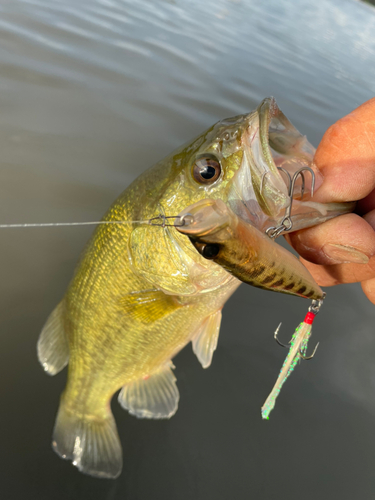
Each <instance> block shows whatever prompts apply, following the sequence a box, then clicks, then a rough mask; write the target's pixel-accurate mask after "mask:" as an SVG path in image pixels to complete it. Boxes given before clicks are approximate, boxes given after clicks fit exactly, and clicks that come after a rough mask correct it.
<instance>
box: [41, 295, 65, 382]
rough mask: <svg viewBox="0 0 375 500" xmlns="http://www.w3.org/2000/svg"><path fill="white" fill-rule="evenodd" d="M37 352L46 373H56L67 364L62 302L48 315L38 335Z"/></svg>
mask: <svg viewBox="0 0 375 500" xmlns="http://www.w3.org/2000/svg"><path fill="white" fill-rule="evenodd" d="M37 352H38V359H39V362H40V364H41V365H42V366H43V368H44V370H45V371H46V372H47V373H48V375H56V373H59V371H61V370H62V369H63V368H64V367H65V366H66V365H67V364H68V361H69V344H68V339H67V337H66V334H65V331H64V322H63V303H62V302H60V304H58V306H57V307H55V309H54V310H53V311H52V313H51V314H50V315H49V317H48V319H47V321H46V323H45V325H44V327H43V329H42V331H41V333H40V335H39V339H38V344H37Z"/></svg>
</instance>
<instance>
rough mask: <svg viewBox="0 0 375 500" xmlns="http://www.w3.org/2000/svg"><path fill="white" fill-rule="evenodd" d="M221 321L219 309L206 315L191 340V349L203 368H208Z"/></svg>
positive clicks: (215, 345)
mask: <svg viewBox="0 0 375 500" xmlns="http://www.w3.org/2000/svg"><path fill="white" fill-rule="evenodd" d="M220 323H221V309H219V311H216V312H215V313H213V314H211V315H210V316H208V317H207V318H206V319H205V320H204V321H203V323H202V325H201V326H200V328H199V330H198V332H197V333H196V335H195V337H194V338H193V340H192V344H193V351H194V353H195V355H196V356H197V358H198V360H199V362H200V363H201V365H202V366H203V368H208V367H209V366H210V364H211V362H212V356H213V354H214V351H215V349H216V347H217V341H218V338H219V331H220Z"/></svg>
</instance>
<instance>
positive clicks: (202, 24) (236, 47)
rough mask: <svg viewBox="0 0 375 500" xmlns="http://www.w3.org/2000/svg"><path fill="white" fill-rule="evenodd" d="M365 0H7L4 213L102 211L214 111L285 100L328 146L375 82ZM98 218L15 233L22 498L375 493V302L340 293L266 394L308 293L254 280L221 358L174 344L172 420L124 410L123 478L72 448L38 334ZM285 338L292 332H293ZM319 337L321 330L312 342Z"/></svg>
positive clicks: (12, 345)
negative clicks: (96, 473)
mask: <svg viewBox="0 0 375 500" xmlns="http://www.w3.org/2000/svg"><path fill="white" fill-rule="evenodd" d="M374 12H375V11H374V10H373V8H372V7H371V6H369V5H366V4H361V3H358V2H355V1H352V0H317V1H316V2H310V1H308V0H293V1H288V0H270V1H268V2H264V0H217V1H213V0H206V1H198V0H189V1H188V0H176V1H173V0H171V1H163V0H149V1H137V2H134V1H133V2H130V1H124V0H121V1H120V0H91V1H88V0H64V2H61V1H56V0H49V1H48V2H47V1H46V0H40V1H21V0H9V1H6V0H3V1H2V2H1V4H0V109H1V113H0V150H1V157H0V173H1V183H0V214H1V216H0V220H1V222H50V221H56V222H57V221H84V220H97V219H98V218H100V217H101V215H102V214H103V213H104V211H105V210H106V209H107V207H108V206H109V205H110V204H111V202H112V201H113V200H114V199H115V197H116V196H117V195H118V194H120V192H121V191H122V190H123V189H124V188H125V187H126V186H127V185H128V184H129V183H130V182H131V181H132V180H133V179H135V178H136V176H137V175H139V173H141V172H142V171H144V170H145V169H146V168H148V167H149V166H151V165H152V164H153V163H155V162H156V161H157V160H159V159H161V158H162V157H163V156H164V155H166V154H168V153H169V152H170V151H171V150H173V149H174V148H175V147H177V146H179V145H180V144H181V143H183V142H186V141H188V140H189V139H191V138H192V137H193V136H195V135H197V134H198V133H200V132H201V131H203V130H204V129H205V128H206V127H208V126H210V125H212V124H213V123H214V122H215V121H217V120H219V119H222V118H225V117H229V116H233V115H236V114H238V113H244V112H247V111H249V110H251V109H253V108H254V107H255V106H256V105H257V104H258V102H259V101H260V100H261V99H263V98H264V97H266V96H269V95H273V96H275V97H276V99H277V102H278V104H279V105H280V107H281V109H282V110H283V111H284V112H285V113H286V114H287V116H288V117H289V118H290V119H291V121H292V122H293V123H294V124H295V125H296V126H297V127H298V128H299V129H300V130H301V131H302V132H303V133H305V134H306V135H307V136H308V138H309V140H310V141H311V142H312V143H313V144H315V145H317V144H318V143H319V140H320V138H321V136H322V135H323V133H324V131H325V129H326V128H327V127H328V126H329V125H330V124H331V123H333V122H334V121H335V120H337V119H338V118H339V117H341V116H343V115H344V114H346V113H348V112H349V111H350V110H352V109H353V108H355V107H356V106H358V105H359V104H361V103H362V102H364V101H365V100H367V99H369V98H371V97H373V95H374V92H375V64H374V63H375V39H374V36H373V33H374V29H375V15H374ZM91 231H92V228H90V227H88V228H59V229H57V228H56V229H28V230H27V229H25V230H7V231H4V230H3V232H2V233H1V234H2V238H1V241H0V256H1V263H2V264H1V299H2V300H1V302H0V304H1V306H0V323H1V330H0V335H1V349H0V391H1V393H0V394H1V402H2V405H1V406H2V411H1V413H0V429H1V436H2V440H1V447H0V460H1V464H2V467H1V469H0V470H1V472H0V485H1V486H0V490H1V495H2V498H4V499H7V500H8V499H12V500H13V499H17V500H18V499H19V498H37V499H38V500H44V499H50V498H55V499H57V500H58V499H60V498H61V499H67V498H69V499H73V500H75V499H85V498H87V499H92V498H95V499H96V498H98V499H111V500H112V499H116V500H117V499H131V500H133V499H140V500H146V499H152V500H158V499H163V500H164V499H165V498H173V499H178V500H185V499H186V500H191V499H192V498H194V499H197V500H198V499H199V500H200V499H202V500H203V499H207V498H215V499H220V500H221V499H223V500H224V499H227V498H236V499H242V498H252V497H253V496H254V497H256V498H264V499H267V500H268V499H273V498H277V499H280V498H281V499H283V498H289V499H297V498H298V499H299V498H301V496H302V498H303V499H304V500H310V499H311V500H312V499H314V500H316V498H320V499H330V498H332V496H333V495H334V496H335V497H337V498H340V499H341V500H345V499H348V500H349V499H350V500H352V499H353V498H357V497H360V498H363V499H367V498H372V497H373V490H374V488H375V479H374V474H373V470H374V465H375V461H374V458H373V457H374V453H375V437H374V433H373V426H374V418H375V395H374V393H375V391H374V388H375V387H374V386H375V371H374V368H373V366H374V364H373V358H374V356H375V341H374V338H375V337H374V320H375V311H374V306H373V305H371V304H370V303H369V302H367V301H366V299H365V297H364V296H363V294H362V292H361V290H360V287H359V286H356V285H350V286H342V287H337V288H336V289H332V290H331V289H330V290H328V299H327V301H326V304H325V306H324V310H323V311H322V312H321V314H320V315H319V318H318V320H317V321H316V326H315V325H314V337H315V339H316V340H319V341H320V347H319V351H318V353H317V356H316V357H315V359H314V361H313V362H310V363H306V364H303V365H302V366H301V367H300V368H299V369H298V370H296V373H295V374H294V376H293V377H292V378H291V380H290V381H288V383H287V384H286V385H285V387H284V389H283V394H282V395H281V396H280V398H279V400H278V403H277V407H276V409H275V410H274V412H273V413H272V415H271V419H270V421H269V422H262V421H261V418H260V407H261V405H262V404H263V402H264V399H265V398H266V396H267V394H268V392H269V391H270V389H271V387H272V385H273V383H274V381H275V379H276V376H277V373H278V370H279V368H280V367H281V364H282V361H283V359H284V355H285V352H284V351H282V350H281V349H279V348H278V347H277V345H276V344H275V343H274V342H273V340H272V332H273V331H274V329H275V327H276V326H277V324H278V323H279V322H280V321H283V329H282V330H281V336H282V337H283V339H285V341H286V340H287V339H288V337H289V336H290V334H291V333H292V331H293V330H294V327H295V326H296V324H297V323H298V321H300V319H301V316H303V314H304V312H305V309H306V304H305V303H304V301H301V300H299V299H296V298H291V297H284V296H279V295H277V294H269V293H266V292H263V291H260V290H256V289H254V290H253V289H251V288H250V287H245V286H242V287H241V288H240V289H239V291H238V292H236V294H235V295H234V296H233V297H232V299H231V300H230V302H229V303H228V305H227V306H226V307H225V310H224V319H223V326H222V330H221V335H220V341H219V347H218V349H217V351H216V353H215V356H214V361H213V364H212V366H211V368H210V369H209V370H207V371H203V370H202V369H201V367H200V365H199V364H198V362H197V361H196V359H195V358H194V356H193V354H192V352H191V349H190V347H187V348H186V349H185V350H184V351H182V352H181V353H180V354H179V355H178V357H177V358H176V360H175V364H176V366H177V369H176V375H177V379H178V386H179V390H180V393H181V402H180V408H179V410H178V412H177V414H176V415H175V416H174V417H173V418H172V419H171V420H170V421H166V422H154V421H141V420H136V419H135V418H133V417H131V416H129V415H128V414H127V413H125V412H124V411H122V410H121V409H120V408H119V406H118V405H117V402H114V404H113V409H114V412H115V416H116V419H117V424H118V427H119V432H120V436H121V439H122V443H123V449H124V471H123V474H122V476H121V477H120V478H119V479H118V480H117V481H115V482H110V481H100V480H95V479H92V478H88V477H85V476H83V475H80V474H78V472H77V471H76V470H75V469H74V468H73V467H72V466H71V465H70V464H69V463H65V462H63V461H62V460H59V459H58V458H57V457H56V456H55V455H54V453H53V452H52V451H51V448H50V439H51V432H52V426H53V422H54V417H55V412H56V410H57V405H58V399H59V394H60V392H61V390H62V388H63V386H64V382H65V377H66V374H65V372H63V373H61V374H59V375H58V376H56V377H55V378H48V377H46V376H45V374H44V373H43V371H42V369H41V368H40V367H39V365H38V362H37V360H36V353H35V344H36V340H37V337H38V333H39V331H40V329H41V327H42V325H43V323H44V321H45V319H46V317H47V315H48V314H49V312H50V311H51V310H52V308H53V307H54V306H55V304H56V303H57V302H58V301H59V300H60V298H61V296H62V294H63V293H64V290H65V288H66V286H67V284H68V282H69V280H70V277H71V275H72V272H73V269H74V266H75V263H76V261H77V259H78V257H79V254H80V251H81V249H82V248H83V246H84V244H85V242H86V241H87V239H88V237H89V235H90V234H91ZM284 336H285V337H284ZM314 337H313V339H314Z"/></svg>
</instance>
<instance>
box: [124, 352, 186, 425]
mask: <svg viewBox="0 0 375 500" xmlns="http://www.w3.org/2000/svg"><path fill="white" fill-rule="evenodd" d="M172 367H173V364H172V363H171V362H170V363H168V364H167V365H165V366H164V367H163V368H162V369H160V370H159V371H157V372H156V373H153V374H152V375H150V376H149V377H147V378H145V379H141V380H136V381H134V382H132V383H130V384H128V385H125V386H124V387H123V388H122V389H121V392H120V394H119V397H118V400H119V403H120V405H121V406H122V407H123V408H125V409H126V410H128V411H129V413H131V414H132V415H135V416H136V417H138V418H170V417H171V416H172V415H174V414H175V413H176V411H177V407H178V400H179V398H180V395H179V392H178V389H177V386H176V377H175V376H174V375H173V373H172V370H171V368H172ZM173 368H174V367H173Z"/></svg>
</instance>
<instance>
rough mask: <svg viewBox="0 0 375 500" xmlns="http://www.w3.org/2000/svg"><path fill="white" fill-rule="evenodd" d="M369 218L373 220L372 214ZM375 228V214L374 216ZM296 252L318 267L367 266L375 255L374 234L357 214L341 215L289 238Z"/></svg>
mask: <svg viewBox="0 0 375 500" xmlns="http://www.w3.org/2000/svg"><path fill="white" fill-rule="evenodd" d="M368 217H369V218H370V219H371V217H372V216H371V217H370V214H368ZM374 226H375V213H374ZM288 236H289V238H288V241H289V242H290V244H291V245H292V246H293V248H294V249H295V250H296V251H297V252H298V253H299V254H300V255H301V256H302V257H303V258H304V259H306V260H309V261H311V262H313V263H315V264H322V265H332V264H342V263H355V264H362V265H364V264H367V263H368V262H369V259H370V258H371V257H372V256H373V255H375V231H374V229H373V228H372V227H371V225H370V224H369V223H368V222H367V221H366V220H364V219H363V218H362V217H360V216H359V215H356V214H346V215H341V216H340V217H337V218H335V219H331V220H329V221H327V222H325V223H324V224H320V225H318V226H315V227H311V228H308V229H303V230H301V231H297V232H295V233H291V234H289V235H288Z"/></svg>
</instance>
